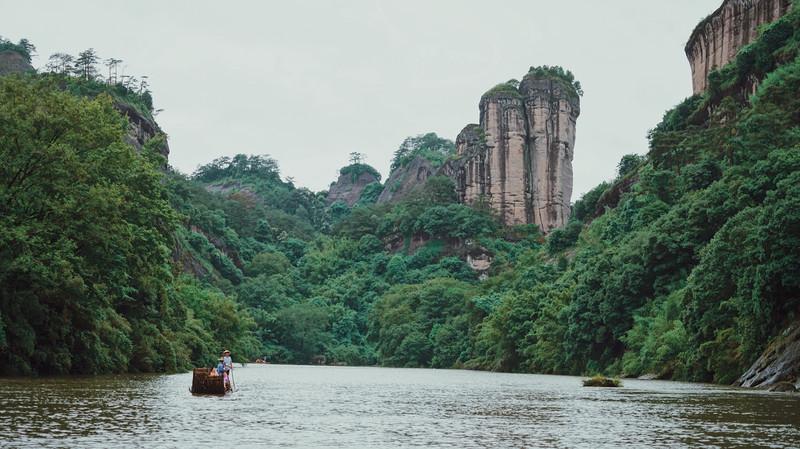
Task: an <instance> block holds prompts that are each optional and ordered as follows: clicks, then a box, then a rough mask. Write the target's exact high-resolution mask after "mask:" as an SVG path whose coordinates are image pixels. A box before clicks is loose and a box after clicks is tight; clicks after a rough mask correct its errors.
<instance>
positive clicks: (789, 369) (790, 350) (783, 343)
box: [734, 323, 800, 391]
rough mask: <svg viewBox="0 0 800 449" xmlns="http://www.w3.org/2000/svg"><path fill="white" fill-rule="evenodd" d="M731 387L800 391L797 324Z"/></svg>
mask: <svg viewBox="0 0 800 449" xmlns="http://www.w3.org/2000/svg"><path fill="white" fill-rule="evenodd" d="M734 385H737V386H742V387H754V388H761V389H769V390H773V389H780V390H781V391H795V390H796V389H797V388H798V387H800V323H795V324H793V325H791V326H789V327H787V328H786V329H784V331H783V332H781V334H780V335H779V336H778V337H777V338H775V339H774V340H773V341H772V343H771V344H770V345H769V347H767V349H766V350H765V351H764V353H763V354H762V355H761V357H759V358H758V360H756V361H755V363H753V366H751V367H750V369H749V370H747V372H746V373H744V374H742V376H741V377H740V378H739V379H738V380H737V381H736V382H735V383H734Z"/></svg>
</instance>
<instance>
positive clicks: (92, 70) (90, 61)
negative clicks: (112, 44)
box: [75, 48, 100, 81]
mask: <svg viewBox="0 0 800 449" xmlns="http://www.w3.org/2000/svg"><path fill="white" fill-rule="evenodd" d="M99 60H100V57H99V56H98V55H97V52H95V50H94V48H89V49H86V50H84V51H82V52H80V53H78V59H76V60H75V72H76V73H77V75H78V76H79V77H80V78H83V79H85V80H87V81H88V80H92V79H94V78H95V77H96V76H97V67H96V65H97V62H98V61H99Z"/></svg>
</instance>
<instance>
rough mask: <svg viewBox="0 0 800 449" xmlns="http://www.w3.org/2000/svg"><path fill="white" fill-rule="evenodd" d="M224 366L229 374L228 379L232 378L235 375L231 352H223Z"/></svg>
mask: <svg viewBox="0 0 800 449" xmlns="http://www.w3.org/2000/svg"><path fill="white" fill-rule="evenodd" d="M222 366H223V367H224V368H225V372H226V373H228V377H231V375H232V374H233V373H232V371H233V359H231V351H229V350H227V349H226V350H224V351H222Z"/></svg>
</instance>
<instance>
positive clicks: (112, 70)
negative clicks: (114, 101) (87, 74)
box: [105, 58, 122, 84]
mask: <svg viewBox="0 0 800 449" xmlns="http://www.w3.org/2000/svg"><path fill="white" fill-rule="evenodd" d="M121 63H122V59H116V58H108V59H106V61H105V64H106V67H108V79H107V80H106V82H107V83H108V84H117V82H118V81H117V80H118V74H119V72H118V70H117V69H118V67H119V65H120V64H121Z"/></svg>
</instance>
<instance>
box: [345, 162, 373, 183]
mask: <svg viewBox="0 0 800 449" xmlns="http://www.w3.org/2000/svg"><path fill="white" fill-rule="evenodd" d="M364 173H369V174H371V175H372V176H373V177H374V178H375V179H376V180H378V181H380V180H381V174H380V173H378V170H375V167H373V166H371V165H369V164H364V163H360V162H359V163H355V164H350V165H347V166H345V167H342V168H341V170H339V174H340V175H343V176H344V175H350V179H351V180H352V182H356V180H357V179H358V178H359V176H361V175H362V174H364Z"/></svg>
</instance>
